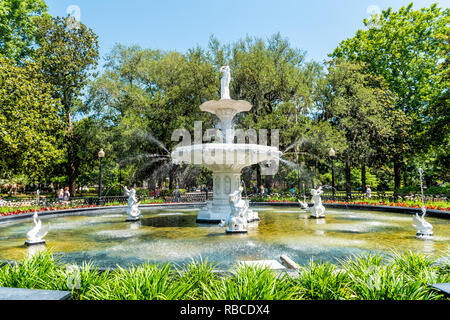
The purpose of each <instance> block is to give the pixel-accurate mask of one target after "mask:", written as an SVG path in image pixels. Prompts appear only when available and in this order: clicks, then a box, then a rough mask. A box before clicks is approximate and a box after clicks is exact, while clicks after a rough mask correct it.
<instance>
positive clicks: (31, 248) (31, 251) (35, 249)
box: [27, 243, 46, 258]
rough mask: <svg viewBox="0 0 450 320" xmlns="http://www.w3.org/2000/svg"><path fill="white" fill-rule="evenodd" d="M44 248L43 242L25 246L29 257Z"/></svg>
mask: <svg viewBox="0 0 450 320" xmlns="http://www.w3.org/2000/svg"><path fill="white" fill-rule="evenodd" d="M45 249H46V246H45V244H44V243H42V244H35V245H31V246H27V257H28V258H31V257H33V256H34V255H36V254H38V253H39V252H42V251H45Z"/></svg>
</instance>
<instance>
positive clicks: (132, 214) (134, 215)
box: [124, 186, 142, 221]
mask: <svg viewBox="0 0 450 320" xmlns="http://www.w3.org/2000/svg"><path fill="white" fill-rule="evenodd" d="M124 189H125V195H126V196H128V208H127V214H128V217H127V221H136V220H139V218H140V217H141V216H142V215H141V211H140V210H139V205H140V204H141V202H138V201H137V198H136V189H134V188H131V190H128V188H127V187H126V186H124Z"/></svg>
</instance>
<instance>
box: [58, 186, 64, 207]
mask: <svg viewBox="0 0 450 320" xmlns="http://www.w3.org/2000/svg"><path fill="white" fill-rule="evenodd" d="M63 200H64V189H60V190H59V193H58V203H59V204H61V203H62V202H63Z"/></svg>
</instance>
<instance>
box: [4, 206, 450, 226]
mask: <svg viewBox="0 0 450 320" xmlns="http://www.w3.org/2000/svg"><path fill="white" fill-rule="evenodd" d="M204 205H206V202H180V203H150V204H141V205H140V206H139V207H140V208H165V207H180V206H182V207H199V206H204ZM250 205H251V206H275V207H277V206H279V207H298V208H299V209H300V206H299V204H298V203H296V202H250ZM309 205H310V206H311V204H309ZM323 205H324V206H325V207H326V208H337V209H355V210H371V211H384V212H393V213H406V214H411V213H416V212H419V213H420V212H421V209H420V208H408V207H391V206H371V205H360V204H344V203H323ZM124 208H127V206H126V205H123V206H103V207H90V208H75V209H64V210H53V211H41V212H38V215H39V216H42V217H44V216H51V215H56V216H65V215H76V214H78V213H80V212H86V211H99V210H111V209H124ZM33 214H34V213H32V212H31V213H22V214H16V215H11V216H4V217H0V224H2V223H7V222H10V221H14V220H26V219H31V218H32V217H33ZM427 216H429V217H435V218H444V219H450V212H447V211H443V210H432V209H427ZM197 222H198V223H205V221H197ZM219 222H220V221H219Z"/></svg>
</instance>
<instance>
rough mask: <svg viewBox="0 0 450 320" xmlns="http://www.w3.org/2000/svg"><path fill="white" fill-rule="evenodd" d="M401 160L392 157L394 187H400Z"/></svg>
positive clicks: (396, 188)
mask: <svg viewBox="0 0 450 320" xmlns="http://www.w3.org/2000/svg"><path fill="white" fill-rule="evenodd" d="M401 166H402V165H401V162H400V160H399V159H394V189H395V190H396V191H397V190H398V189H400V184H401V180H402V171H401Z"/></svg>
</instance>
